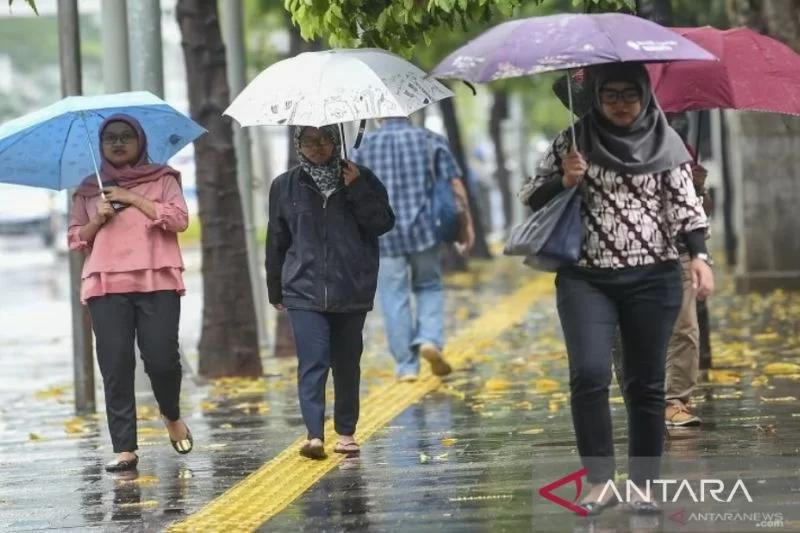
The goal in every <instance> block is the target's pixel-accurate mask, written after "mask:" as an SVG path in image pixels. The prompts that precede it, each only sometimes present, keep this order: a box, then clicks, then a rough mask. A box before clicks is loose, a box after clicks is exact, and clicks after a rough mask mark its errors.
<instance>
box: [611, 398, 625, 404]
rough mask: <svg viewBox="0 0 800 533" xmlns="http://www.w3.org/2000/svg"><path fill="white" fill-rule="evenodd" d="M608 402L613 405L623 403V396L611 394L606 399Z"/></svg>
mask: <svg viewBox="0 0 800 533" xmlns="http://www.w3.org/2000/svg"><path fill="white" fill-rule="evenodd" d="M608 403H611V404H614V405H621V404H624V403H625V398H623V397H622V396H612V397H611V398H609V399H608Z"/></svg>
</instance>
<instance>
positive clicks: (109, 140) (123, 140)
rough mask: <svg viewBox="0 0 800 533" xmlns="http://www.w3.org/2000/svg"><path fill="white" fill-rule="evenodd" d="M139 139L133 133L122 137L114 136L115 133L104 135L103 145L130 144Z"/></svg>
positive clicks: (124, 134)
mask: <svg viewBox="0 0 800 533" xmlns="http://www.w3.org/2000/svg"><path fill="white" fill-rule="evenodd" d="M136 139H138V137H137V136H136V135H134V134H133V133H123V134H122V135H114V134H113V133H109V134H107V135H103V144H117V143H118V142H119V143H120V144H130V143H132V142H133V141H135V140H136Z"/></svg>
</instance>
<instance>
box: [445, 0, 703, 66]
mask: <svg viewBox="0 0 800 533" xmlns="http://www.w3.org/2000/svg"><path fill="white" fill-rule="evenodd" d="M689 59H694V60H699V61H708V60H714V59H715V57H714V56H713V55H712V54H711V53H709V52H707V51H706V50H704V49H703V48H701V47H700V46H698V45H697V44H695V43H693V42H692V41H690V40H688V39H686V38H685V37H682V36H681V35H679V34H677V33H675V32H673V31H671V30H669V29H667V28H665V27H663V26H660V25H658V24H656V23H655V22H651V21H649V20H645V19H642V18H639V17H634V16H631V15H624V14H621V13H604V14H598V15H581V14H563V15H551V16H547V17H531V18H526V19H520V20H512V21H509V22H505V23H503V24H500V25H498V26H495V27H494V28H492V29H490V30H488V31H486V32H485V33H483V34H482V35H480V36H478V37H477V38H475V39H473V40H472V41H470V42H468V43H467V44H465V45H464V46H462V47H461V48H459V49H458V50H456V51H455V52H453V53H452V54H450V55H449V56H447V57H446V58H445V59H444V60H443V61H442V62H441V63H439V65H438V66H437V67H436V68H435V69H434V70H433V73H432V75H433V76H436V77H437V78H455V79H461V80H466V81H471V82H487V81H492V80H498V79H502V78H512V77H517V76H526V75H531V74H538V73H541V72H549V71H553V70H562V69H570V68H577V67H583V66H588V65H597V64H601V63H616V62H622V61H641V62H653V61H677V60H689Z"/></svg>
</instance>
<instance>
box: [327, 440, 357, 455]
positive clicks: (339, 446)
mask: <svg viewBox="0 0 800 533" xmlns="http://www.w3.org/2000/svg"><path fill="white" fill-rule="evenodd" d="M333 451H334V452H336V453H345V454H348V455H350V454H353V455H355V454H357V453H361V446H359V445H358V443H357V442H355V441H353V442H342V441H338V442H336V444H335V445H334V446H333Z"/></svg>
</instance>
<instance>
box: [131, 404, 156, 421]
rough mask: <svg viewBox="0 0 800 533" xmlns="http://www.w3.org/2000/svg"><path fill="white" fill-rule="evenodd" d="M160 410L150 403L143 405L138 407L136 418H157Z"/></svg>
mask: <svg viewBox="0 0 800 533" xmlns="http://www.w3.org/2000/svg"><path fill="white" fill-rule="evenodd" d="M157 418H158V412H157V411H156V409H155V408H154V407H152V406H150V405H142V406H140V407H138V408H137V409H136V420H156V419H157Z"/></svg>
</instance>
